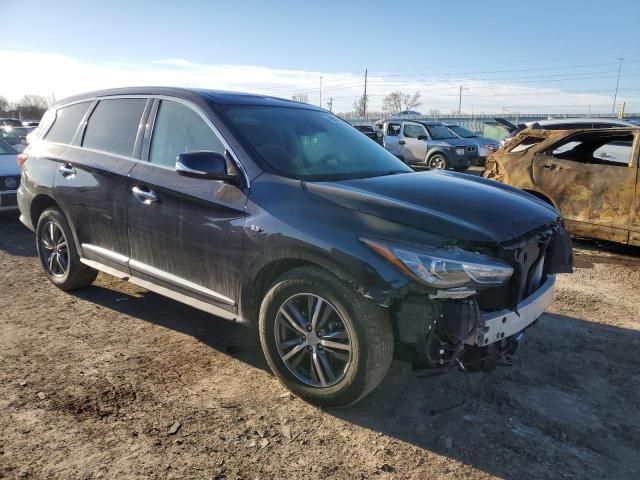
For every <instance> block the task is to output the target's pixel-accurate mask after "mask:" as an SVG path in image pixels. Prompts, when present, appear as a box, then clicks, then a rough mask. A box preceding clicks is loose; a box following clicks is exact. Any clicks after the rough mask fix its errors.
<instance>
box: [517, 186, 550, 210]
mask: <svg viewBox="0 0 640 480" xmlns="http://www.w3.org/2000/svg"><path fill="white" fill-rule="evenodd" d="M523 192H527V193H528V194H529V195H533V196H534V197H536V198H539V199H540V200H542V201H543V202H546V203H548V204H549V205H551V206H552V207H553V208H555V209H556V210H558V207H557V205H556V204H555V203H554V201H553V200H551V198H549V197H548V196H547V195H545V194H544V193H540V192H538V191H537V190H529V189H526V188H525V189H523ZM558 211H559V210H558Z"/></svg>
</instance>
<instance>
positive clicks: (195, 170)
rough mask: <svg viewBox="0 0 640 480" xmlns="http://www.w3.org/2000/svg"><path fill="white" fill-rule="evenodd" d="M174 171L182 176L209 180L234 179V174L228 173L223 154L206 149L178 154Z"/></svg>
mask: <svg viewBox="0 0 640 480" xmlns="http://www.w3.org/2000/svg"><path fill="white" fill-rule="evenodd" d="M176 172H178V175H182V176H184V177H197V178H205V179H209V180H225V181H234V180H235V179H236V176H235V175H229V173H228V172H227V160H226V159H225V158H224V155H221V154H219V153H216V152H210V151H207V150H203V151H198V152H185V153H181V154H180V155H178V158H177V159H176Z"/></svg>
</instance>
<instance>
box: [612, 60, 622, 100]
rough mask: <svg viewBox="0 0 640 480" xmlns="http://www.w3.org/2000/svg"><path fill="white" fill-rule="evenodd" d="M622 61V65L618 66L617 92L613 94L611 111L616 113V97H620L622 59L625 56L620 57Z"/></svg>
mask: <svg viewBox="0 0 640 480" xmlns="http://www.w3.org/2000/svg"><path fill="white" fill-rule="evenodd" d="M618 60H619V61H620V66H619V67H618V80H616V93H614V94H613V106H612V107H611V113H615V111H616V99H617V98H618V86H619V85H620V72H621V71H622V61H623V60H624V58H622V57H620V58H618Z"/></svg>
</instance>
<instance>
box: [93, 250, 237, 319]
mask: <svg viewBox="0 0 640 480" xmlns="http://www.w3.org/2000/svg"><path fill="white" fill-rule="evenodd" d="M80 262H82V263H84V264H85V265H87V266H88V267H91V268H95V269H96V270H99V271H101V272H104V273H107V274H109V275H112V276H114V277H116V278H119V279H120V280H126V281H128V282H131V283H133V284H135V285H138V286H139V287H142V288H146V289H147V290H151V291H152V292H155V293H158V294H160V295H162V296H165V297H168V298H171V299H173V300H176V301H178V302H181V303H184V304H186V305H189V306H190V307H193V308H197V309H198V310H202V311H204V312H207V313H211V314H212V315H216V316H218V317H222V318H224V319H225V320H237V318H238V316H237V315H236V314H235V313H233V312H229V311H228V310H225V309H224V308H220V307H217V306H215V305H211V304H210V303H207V302H203V301H202V300H198V299H197V298H193V297H190V296H188V295H185V294H183V293H180V292H176V291H174V290H171V289H169V288H166V287H163V286H161V285H156V284H155V283H153V282H150V281H148V280H144V279H142V278H138V277H135V276H131V275H129V274H128V273H125V272H121V271H120V270H118V269H115V268H112V267H109V266H107V265H103V264H102V263H100V262H96V261H94V260H88V259H86V258H80Z"/></svg>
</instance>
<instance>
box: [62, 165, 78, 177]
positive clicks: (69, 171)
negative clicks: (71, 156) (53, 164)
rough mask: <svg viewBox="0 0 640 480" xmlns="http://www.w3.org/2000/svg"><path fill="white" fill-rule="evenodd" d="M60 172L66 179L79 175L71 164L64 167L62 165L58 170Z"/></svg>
mask: <svg viewBox="0 0 640 480" xmlns="http://www.w3.org/2000/svg"><path fill="white" fill-rule="evenodd" d="M58 171H59V172H60V173H61V174H62V176H63V177H65V178H66V177H70V176H72V175H75V174H76V173H77V172H76V169H75V168H73V165H71V164H70V163H65V164H64V165H60V167H59V168H58Z"/></svg>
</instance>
